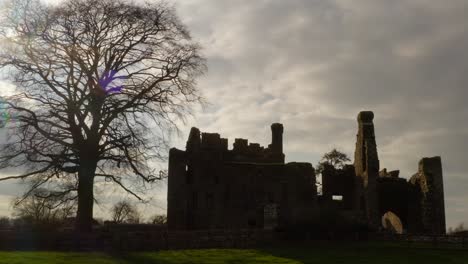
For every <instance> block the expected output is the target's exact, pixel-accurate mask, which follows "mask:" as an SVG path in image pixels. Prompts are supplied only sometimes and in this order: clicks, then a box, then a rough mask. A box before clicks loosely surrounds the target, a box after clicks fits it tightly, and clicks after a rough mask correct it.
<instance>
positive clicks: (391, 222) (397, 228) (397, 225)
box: [382, 211, 404, 234]
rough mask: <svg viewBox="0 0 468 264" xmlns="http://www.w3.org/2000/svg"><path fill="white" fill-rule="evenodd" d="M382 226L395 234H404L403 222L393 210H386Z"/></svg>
mask: <svg viewBox="0 0 468 264" xmlns="http://www.w3.org/2000/svg"><path fill="white" fill-rule="evenodd" d="M382 227H383V228H384V229H385V230H387V231H388V232H390V233H393V234H403V232H404V229H403V223H402V222H401V219H400V217H398V216H397V215H396V214H394V213H393V212H391V211H388V212H386V213H385V214H384V215H383V216H382Z"/></svg>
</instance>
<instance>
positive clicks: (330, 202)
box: [167, 111, 446, 234]
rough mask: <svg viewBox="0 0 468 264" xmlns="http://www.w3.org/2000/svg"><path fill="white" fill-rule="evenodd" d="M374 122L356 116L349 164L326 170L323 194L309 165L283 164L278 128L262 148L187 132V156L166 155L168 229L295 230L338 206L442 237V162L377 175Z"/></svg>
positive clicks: (374, 223) (367, 115)
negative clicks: (407, 172)
mask: <svg viewBox="0 0 468 264" xmlns="http://www.w3.org/2000/svg"><path fill="white" fill-rule="evenodd" d="M373 119H374V114H373V112H370V111H365V112H361V113H359V115H358V118H357V121H358V133H357V141H356V150H355V156H354V159H355V161H354V165H346V166H345V167H344V168H343V169H335V168H334V167H332V166H325V168H324V171H323V172H322V195H318V194H317V186H316V175H315V170H314V168H313V166H312V165H311V164H310V163H299V162H290V163H285V162H284V160H285V156H284V153H283V125H282V124H278V123H276V124H273V125H271V131H272V142H271V144H270V145H269V146H268V147H267V148H265V147H262V146H260V145H259V144H256V143H250V144H249V143H248V141H247V140H246V139H235V142H234V147H233V149H232V150H229V149H228V140H227V139H225V138H221V137H220V135H219V134H217V133H200V130H199V129H197V128H195V127H194V128H192V129H191V131H190V135H189V138H188V141H187V145H186V150H185V151H182V150H179V149H176V148H172V149H171V150H170V153H169V175H168V196H167V202H168V208H167V217H168V219H167V220H168V227H169V229H172V230H195V229H235V228H238V229H242V228H259V229H268V228H274V227H277V226H294V225H295V224H299V223H304V222H307V221H310V220H311V219H313V218H314V216H315V217H316V216H317V215H318V214H317V213H318V212H320V211H321V210H323V209H324V208H335V209H336V210H339V211H340V212H343V213H346V214H351V215H355V216H358V217H360V218H361V219H364V221H365V223H366V224H367V225H368V226H369V227H371V228H373V229H374V230H378V229H381V228H382V227H384V226H386V227H387V228H388V225H389V223H390V221H389V219H383V216H384V215H389V213H390V214H391V215H393V216H395V215H396V216H397V217H398V218H399V220H400V222H401V225H402V228H401V229H402V230H404V232H407V233H418V234H445V228H446V227H445V208H444V190H443V176H442V163H441V158H440V157H432V158H423V159H421V161H420V162H419V168H418V172H417V173H416V174H414V175H413V176H412V177H411V178H410V179H409V180H406V179H404V178H399V171H387V169H383V170H380V162H379V158H378V153H377V144H376V140H375V133H374V123H373ZM382 219H383V220H382ZM391 229H392V230H395V229H394V227H391Z"/></svg>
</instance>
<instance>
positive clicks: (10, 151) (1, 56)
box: [0, 0, 206, 230]
mask: <svg viewBox="0 0 468 264" xmlns="http://www.w3.org/2000/svg"><path fill="white" fill-rule="evenodd" d="M9 7H10V8H9V9H8V10H6V11H5V14H4V21H2V23H1V28H0V34H1V35H0V37H1V39H0V45H1V46H2V49H1V51H0V68H1V69H3V71H4V72H5V73H8V74H7V77H8V79H9V80H10V81H11V82H12V83H13V84H14V85H16V90H15V92H14V94H13V95H9V96H4V97H3V99H4V101H5V102H6V104H4V105H6V107H7V108H8V109H7V110H8V112H9V113H11V119H12V120H14V122H9V124H7V125H6V127H7V128H8V129H9V131H10V135H9V140H8V142H6V143H5V144H3V145H2V146H1V149H0V169H11V168H20V171H21V173H18V174H13V175H8V176H5V177H3V178H1V179H0V180H8V179H23V180H29V181H31V182H32V184H31V186H32V187H31V188H30V189H29V191H28V192H26V194H25V195H26V196H27V195H30V194H32V193H33V192H34V190H35V189H37V188H47V189H52V190H53V192H54V193H55V194H56V195H58V194H61V195H63V196H64V197H65V196H66V197H70V196H73V197H75V198H76V199H78V213H77V227H78V228H80V229H81V230H90V228H91V223H92V214H93V204H94V200H95V197H94V192H93V187H94V184H95V182H97V181H102V180H105V181H108V182H113V183H115V184H117V186H119V187H121V188H122V189H123V190H125V191H126V192H128V193H130V194H132V195H133V196H135V197H137V198H139V199H141V196H140V195H139V194H138V193H137V192H136V191H135V189H134V188H132V187H134V186H135V184H134V183H135V182H140V183H143V184H144V183H148V182H153V181H155V180H157V179H159V178H160V176H159V173H158V171H157V170H156V169H155V168H154V166H152V163H153V162H157V161H161V160H164V158H165V157H166V153H167V146H166V145H167V132H168V131H170V130H173V129H174V128H176V124H177V122H178V121H179V120H180V119H181V118H184V116H185V115H186V114H187V113H189V112H190V107H191V106H192V105H193V104H194V103H198V102H200V100H201V97H200V94H199V92H198V90H197V88H196V78H197V77H198V76H199V75H200V74H203V72H204V71H205V69H206V66H205V60H204V58H203V57H202V56H201V54H200V47H199V45H198V44H197V43H196V42H195V41H193V40H192V39H191V37H190V35H189V32H188V30H187V29H186V28H185V26H184V25H183V24H182V23H181V22H180V21H179V19H178V18H177V16H176V14H175V11H174V9H173V8H171V7H170V6H169V5H167V4H166V3H164V2H160V1H156V2H154V1H152V2H151V3H149V2H147V3H145V4H142V5H139V4H136V3H133V2H129V1H124V0H65V1H63V2H61V3H60V4H58V5H46V4H44V3H42V2H40V1H39V0H13V1H12V2H10V6H9Z"/></svg>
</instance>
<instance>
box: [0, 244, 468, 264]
mask: <svg viewBox="0 0 468 264" xmlns="http://www.w3.org/2000/svg"><path fill="white" fill-rule="evenodd" d="M0 263H1V264H3V263H5V264H20V263H27V264H36V263H37V264H39V263H41V264H48V263H53V264H81V263H97V264H117V263H121V264H133V263H135V264H137V263H138V264H145V263H146V264H150V263H151V264H153V263H154V264H156V263H160V264H182V263H184V264H188V263H194V264H195V263H196V264H198V263H228V264H236V263H239V264H249V263H278V264H293V263H295V264H299V263H320V264H323V263H359V264H366V263H382V264H385V263H391V264H400V263H424V264H430V263H444V264H450V263H468V250H459V249H428V248H408V247H405V246H392V245H384V244H379V245H343V244H341V245H315V246H314V245H310V246H300V247H293V246H290V247H287V248H285V247H281V248H268V249H250V250H238V249H208V250H180V251H160V252H151V253H131V254H126V255H122V256H113V255H108V254H105V253H59V252H0Z"/></svg>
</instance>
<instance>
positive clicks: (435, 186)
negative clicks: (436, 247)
mask: <svg viewBox="0 0 468 264" xmlns="http://www.w3.org/2000/svg"><path fill="white" fill-rule="evenodd" d="M413 177H415V178H413V180H412V182H413V184H414V183H415V184H416V185H417V186H418V187H419V188H418V189H419V192H420V207H421V224H422V228H421V231H422V232H425V233H431V234H445V206H444V184H443V179H442V177H443V176H442V161H441V158H440V157H433V158H423V159H422V160H421V161H420V162H419V169H418V173H417V174H416V175H415V176H413Z"/></svg>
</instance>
